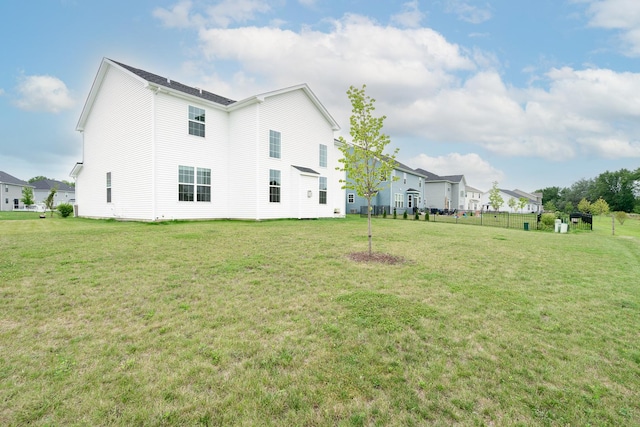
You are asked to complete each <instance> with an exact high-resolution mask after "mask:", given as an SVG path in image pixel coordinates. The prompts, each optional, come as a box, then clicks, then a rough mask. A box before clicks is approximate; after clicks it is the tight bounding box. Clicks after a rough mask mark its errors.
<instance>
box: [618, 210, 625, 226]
mask: <svg viewBox="0 0 640 427" xmlns="http://www.w3.org/2000/svg"><path fill="white" fill-rule="evenodd" d="M616 219H617V220H618V222H619V223H620V225H624V220H625V219H627V213H626V212H623V211H619V212H616Z"/></svg>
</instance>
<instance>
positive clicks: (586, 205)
mask: <svg viewBox="0 0 640 427" xmlns="http://www.w3.org/2000/svg"><path fill="white" fill-rule="evenodd" d="M578 210H579V211H580V212H582V213H589V212H591V202H589V201H588V200H587V199H582V200H580V203H578Z"/></svg>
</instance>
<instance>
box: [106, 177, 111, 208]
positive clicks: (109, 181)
mask: <svg viewBox="0 0 640 427" xmlns="http://www.w3.org/2000/svg"><path fill="white" fill-rule="evenodd" d="M107 203H111V172H107Z"/></svg>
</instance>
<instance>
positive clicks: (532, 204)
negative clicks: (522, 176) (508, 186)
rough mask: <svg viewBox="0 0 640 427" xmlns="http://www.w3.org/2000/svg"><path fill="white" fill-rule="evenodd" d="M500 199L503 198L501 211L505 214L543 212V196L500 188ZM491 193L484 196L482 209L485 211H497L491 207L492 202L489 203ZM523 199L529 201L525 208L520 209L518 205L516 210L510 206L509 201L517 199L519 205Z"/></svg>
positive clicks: (488, 192)
mask: <svg viewBox="0 0 640 427" xmlns="http://www.w3.org/2000/svg"><path fill="white" fill-rule="evenodd" d="M498 190H499V194H500V197H502V200H503V204H502V206H501V207H500V209H499V210H500V211H503V212H511V213H541V212H542V194H540V195H539V197H538V196H536V195H533V194H530V193H526V192H523V191H521V190H505V189H503V188H499V189H498ZM489 195H490V191H487V192H485V193H484V194H483V195H482V207H483V210H491V211H492V210H495V209H494V208H493V206H491V202H490V201H489ZM521 197H524V198H525V199H527V203H526V204H525V206H524V208H522V209H520V207H519V205H518V204H516V207H515V208H512V207H511V206H509V200H510V199H515V201H516V203H519V200H520V198H521Z"/></svg>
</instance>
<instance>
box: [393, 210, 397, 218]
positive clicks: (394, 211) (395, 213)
mask: <svg viewBox="0 0 640 427" xmlns="http://www.w3.org/2000/svg"><path fill="white" fill-rule="evenodd" d="M397 217H398V211H397V210H396V208H393V219H396V218H397Z"/></svg>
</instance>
